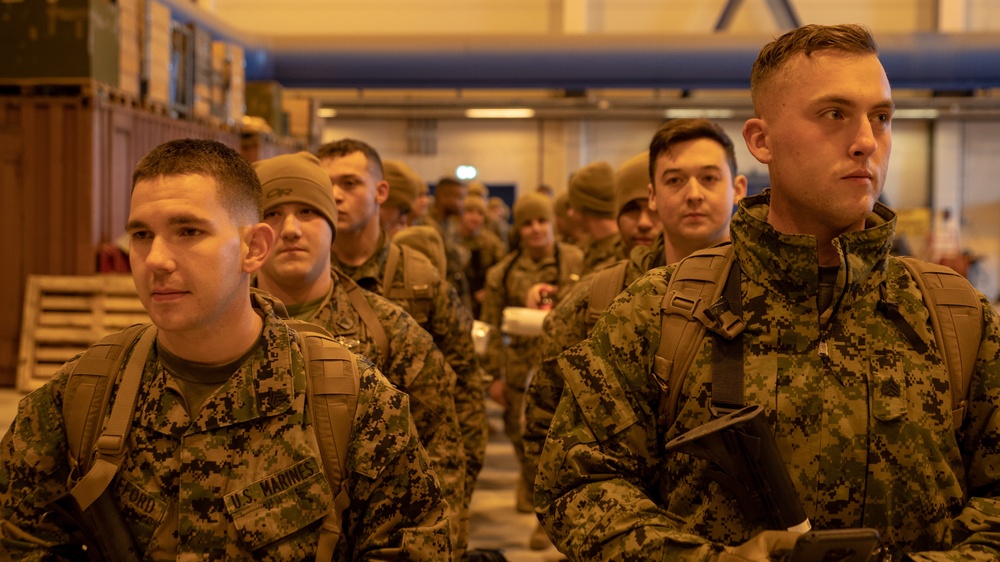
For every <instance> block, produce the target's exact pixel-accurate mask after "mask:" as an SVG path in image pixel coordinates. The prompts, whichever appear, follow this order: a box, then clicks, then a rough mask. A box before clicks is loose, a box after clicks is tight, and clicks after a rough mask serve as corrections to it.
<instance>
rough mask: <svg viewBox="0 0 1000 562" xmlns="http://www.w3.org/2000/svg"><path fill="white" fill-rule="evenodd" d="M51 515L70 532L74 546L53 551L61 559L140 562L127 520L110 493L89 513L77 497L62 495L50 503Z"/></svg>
mask: <svg viewBox="0 0 1000 562" xmlns="http://www.w3.org/2000/svg"><path fill="white" fill-rule="evenodd" d="M49 508H50V509H51V510H52V511H50V515H51V516H52V517H53V518H54V522H55V523H56V524H57V525H59V527H60V528H62V529H63V530H65V531H67V532H69V534H70V538H71V540H72V543H71V544H65V545H59V546H57V547H55V548H54V550H55V552H54V553H55V554H57V556H58V557H60V558H62V559H64V560H69V561H73V562H76V561H79V562H84V561H86V562H139V560H141V559H142V556H141V555H140V554H139V549H138V547H136V545H135V540H134V539H133V538H132V533H131V532H130V531H129V528H128V525H127V524H126V523H125V518H124V517H122V514H121V512H120V511H118V506H116V505H115V502H114V499H112V497H111V495H110V493H109V492H108V490H104V493H102V494H101V495H100V496H98V498H97V499H96V500H95V501H94V503H93V504H91V505H90V507H88V508H87V510H86V511H84V510H82V509H80V504H79V503H77V501H76V498H75V497H73V496H72V495H70V494H68V493H67V494H63V495H62V496H59V497H58V498H56V499H54V500H52V502H51V503H49Z"/></svg>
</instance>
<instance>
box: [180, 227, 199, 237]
mask: <svg viewBox="0 0 1000 562" xmlns="http://www.w3.org/2000/svg"><path fill="white" fill-rule="evenodd" d="M199 234H201V231H200V230H198V229H197V228H183V229H181V231H180V235H181V236H198V235H199Z"/></svg>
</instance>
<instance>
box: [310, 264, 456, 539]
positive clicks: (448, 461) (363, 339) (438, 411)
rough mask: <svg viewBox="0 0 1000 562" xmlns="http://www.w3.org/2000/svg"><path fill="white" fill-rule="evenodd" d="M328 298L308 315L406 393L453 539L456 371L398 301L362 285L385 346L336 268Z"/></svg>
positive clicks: (454, 516) (311, 320)
mask: <svg viewBox="0 0 1000 562" xmlns="http://www.w3.org/2000/svg"><path fill="white" fill-rule="evenodd" d="M333 275H334V282H333V286H332V287H331V289H330V294H329V295H328V298H327V299H326V300H325V301H324V302H323V304H322V305H321V306H320V308H319V309H318V310H317V311H316V313H315V314H314V315H313V316H312V317H311V318H301V320H308V321H309V322H312V323H314V324H318V325H320V326H322V327H324V328H326V329H327V331H329V332H330V334H331V335H333V336H334V337H335V338H336V339H338V340H339V341H340V342H341V343H342V344H344V345H345V346H347V347H348V348H349V349H350V350H351V351H353V352H355V353H357V354H358V355H361V356H364V357H367V358H368V359H370V360H371V361H372V363H374V364H375V366H376V367H378V369H379V370H380V371H381V372H382V374H383V375H385V378H387V379H388V380H389V382H391V383H392V384H394V385H395V386H396V388H398V389H400V390H402V391H404V392H406V393H407V395H409V397H410V414H411V415H412V416H413V422H414V424H415V425H416V427H417V433H418V434H419V435H420V441H421V443H422V444H423V446H424V449H426V451H427V454H428V455H429V456H430V459H431V466H432V467H433V469H434V473H435V474H436V475H437V477H438V482H439V483H440V484H441V489H442V492H443V493H444V497H445V499H446V500H447V501H448V505H449V508H450V513H451V525H452V533H453V534H455V537H453V538H454V540H455V542H456V546H458V545H457V541H458V536H457V534H458V532H459V528H460V526H461V521H462V519H463V517H465V516H464V515H463V513H462V512H463V511H464V510H465V509H466V508H465V494H466V490H465V448H464V446H463V445H462V433H461V430H460V429H459V427H458V414H457V413H456V411H455V399H454V397H455V373H454V372H453V371H452V370H451V369H445V366H444V357H443V356H442V355H441V352H440V351H438V349H437V347H436V346H435V345H434V340H433V339H431V336H430V334H428V333H427V332H426V331H425V330H424V329H423V328H421V327H420V326H419V325H418V324H417V323H416V321H415V320H414V319H413V317H412V316H410V315H409V314H407V312H406V311H405V310H403V309H402V308H400V307H399V306H398V305H396V304H394V303H392V302H390V301H388V300H386V299H384V298H382V297H380V296H378V295H376V294H375V293H372V292H370V291H365V290H363V289H361V292H362V295H363V296H364V298H365V301H366V302H367V303H368V305H369V306H370V307H371V309H372V311H373V312H374V313H375V316H376V317H378V319H379V321H380V323H381V324H382V326H383V328H384V330H385V334H386V336H387V337H388V339H389V348H388V349H380V348H379V346H378V345H377V344H376V342H375V339H374V337H373V336H372V334H371V332H370V331H369V329H368V327H367V326H366V325H365V322H364V320H363V319H362V317H361V315H360V314H358V312H357V310H356V309H355V308H354V305H353V304H352V303H351V300H350V297H348V295H347V289H346V288H345V286H344V283H345V282H348V283H353V281H351V280H349V279H344V278H340V277H339V276H338V275H337V274H336V273H335V272H334V273H333Z"/></svg>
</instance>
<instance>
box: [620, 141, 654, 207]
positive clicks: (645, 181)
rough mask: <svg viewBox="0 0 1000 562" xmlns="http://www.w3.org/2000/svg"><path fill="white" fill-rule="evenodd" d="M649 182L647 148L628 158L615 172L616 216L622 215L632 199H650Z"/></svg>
mask: <svg viewBox="0 0 1000 562" xmlns="http://www.w3.org/2000/svg"><path fill="white" fill-rule="evenodd" d="M649 184H650V180H649V151H648V150H647V151H645V152H641V153H639V154H636V155H635V156H633V157H631V158H629V159H628V160H626V161H625V163H624V164H622V165H621V167H620V168H618V172H617V173H616V174H615V186H616V190H615V209H616V216H621V214H622V209H624V208H625V205H628V204H629V203H631V202H632V201H635V200H636V199H648V198H649Z"/></svg>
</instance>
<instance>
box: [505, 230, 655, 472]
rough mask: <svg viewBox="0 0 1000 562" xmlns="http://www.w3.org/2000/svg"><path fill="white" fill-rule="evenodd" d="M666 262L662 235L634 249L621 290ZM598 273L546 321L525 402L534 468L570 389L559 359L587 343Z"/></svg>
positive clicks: (527, 449)
mask: <svg viewBox="0 0 1000 562" xmlns="http://www.w3.org/2000/svg"><path fill="white" fill-rule="evenodd" d="M665 261H666V254H665V253H664V250H663V233H662V232H661V233H660V234H659V235H658V236H657V237H656V239H655V240H654V241H653V244H651V245H649V246H636V247H635V248H632V253H631V254H630V256H629V260H628V263H627V266H626V269H625V282H624V284H623V285H622V287H621V288H620V290H625V288H626V287H628V286H629V285H631V284H632V282H633V281H635V280H636V279H638V278H639V277H641V276H642V275H643V274H644V273H646V272H647V271H649V270H650V269H652V268H654V267H660V266H662V265H664V262H665ZM616 263H617V262H616ZM596 273H597V272H594V273H591V274H589V275H586V276H584V277H583V279H580V282H579V283H577V284H576V285H573V288H572V289H571V290H570V291H569V294H567V295H565V296H564V297H563V298H562V299H560V300H559V303H558V304H557V305H556V306H555V308H553V309H552V312H550V313H549V314H548V316H546V317H545V323H544V324H543V329H544V333H543V334H542V337H541V357H542V363H541V365H540V366H539V368H538V371H537V372H536V373H535V376H534V377H532V379H531V384H530V385H529V387H528V392H527V395H526V396H525V399H524V406H525V412H524V418H525V422H524V455H525V457H527V459H528V463H529V465H531V467H534V466H537V464H538V456H539V455H540V454H541V452H542V445H543V444H544V443H545V435H546V434H547V433H548V431H549V425H550V424H551V423H552V416H553V414H555V411H556V406H558V405H559V397H560V396H562V392H563V388H564V387H565V386H566V384H565V382H564V381H563V377H562V373H561V372H560V371H559V368H558V366H557V365H556V357H557V356H558V355H559V354H560V353H562V352H563V351H565V350H567V349H569V348H571V347H573V346H574V345H576V344H578V343H580V342H582V341H583V340H585V339H587V335H588V334H587V328H588V322H587V316H588V311H589V308H590V295H591V289H592V288H593V286H594V277H595V274H596ZM609 304H610V303H609ZM531 472H534V470H531Z"/></svg>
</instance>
